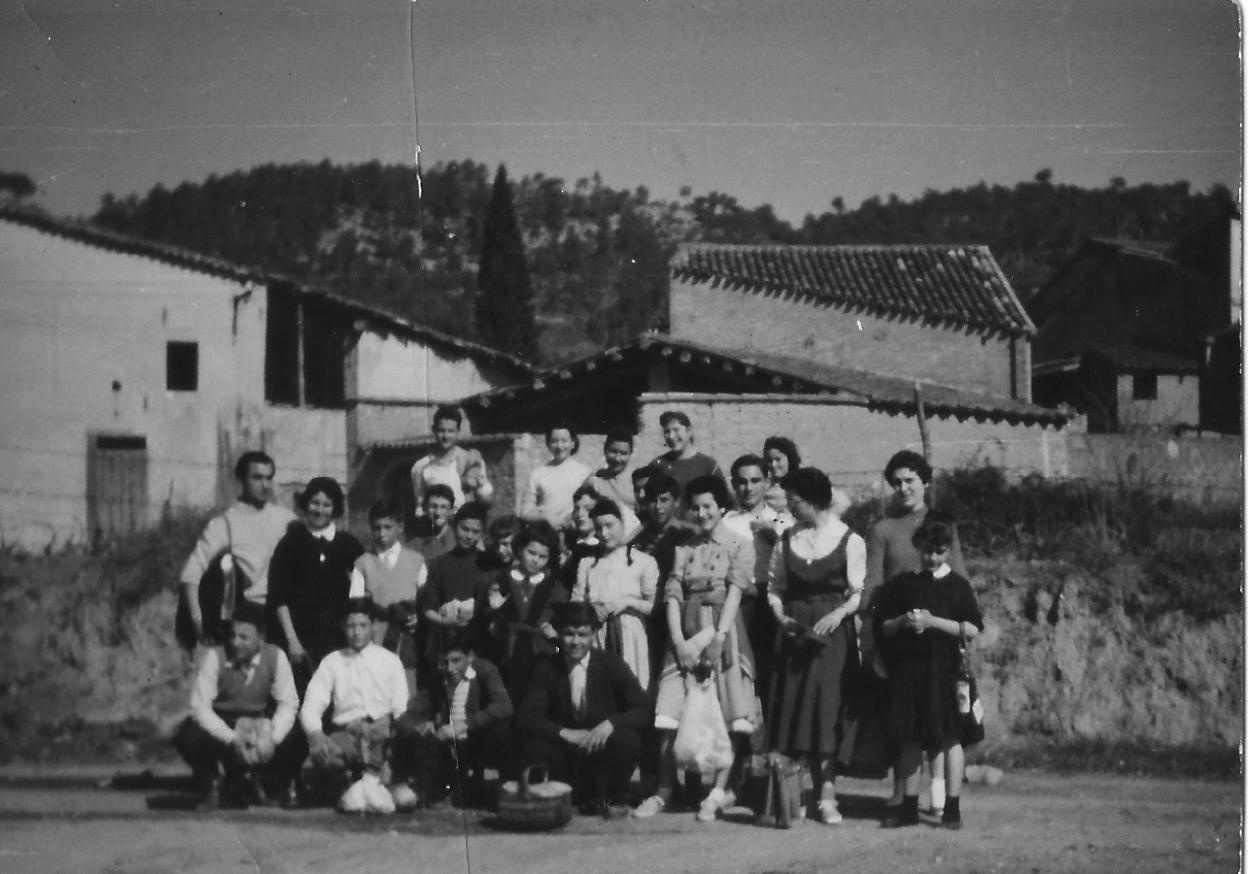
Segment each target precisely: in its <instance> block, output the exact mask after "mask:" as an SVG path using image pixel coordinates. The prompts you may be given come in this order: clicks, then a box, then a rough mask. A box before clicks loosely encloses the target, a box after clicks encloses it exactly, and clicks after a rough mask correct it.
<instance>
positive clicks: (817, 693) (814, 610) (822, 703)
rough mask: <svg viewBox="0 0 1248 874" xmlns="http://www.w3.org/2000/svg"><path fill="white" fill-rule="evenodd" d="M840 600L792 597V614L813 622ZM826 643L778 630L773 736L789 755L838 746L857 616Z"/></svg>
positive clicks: (771, 706) (771, 700)
mask: <svg viewBox="0 0 1248 874" xmlns="http://www.w3.org/2000/svg"><path fill="white" fill-rule="evenodd" d="M834 606H835V604H834V602H833V600H832V599H823V598H820V599H816V600H810V601H793V602H791V603H790V604H789V605H788V606H787V610H788V615H789V616H792V617H793V618H794V619H796V620H797V621H798V622H800V623H801V624H802V625H805V626H807V627H811V626H813V625H814V624H815V623H816V622H818V621H819V620H820V619H821V618H822V617H824V616H826V615H827V614H828V613H829V612H830V611H831V610H832V609H833V608H834ZM821 639H822V640H823V641H825V642H824V643H823V645H822V646H821V645H820V644H818V643H815V642H813V641H811V640H805V639H799V638H794V637H791V636H789V635H786V634H784V633H783V632H781V633H778V634H777V635H776V651H775V656H774V658H773V662H772V676H771V688H770V696H769V707H768V724H769V725H770V727H771V732H770V736H769V738H768V740H769V743H770V746H771V748H772V749H775V750H779V751H780V752H782V753H784V754H786V755H789V756H797V755H826V756H831V755H833V754H835V753H836V752H837V750H838V746H839V743H840V731H841V717H842V707H841V701H842V698H841V687H842V683H843V680H844V676H845V671H846V665H847V663H848V660H849V653H850V650H851V648H852V647H854V646H855V645H856V644H855V643H854V638H853V619H852V618H849V619H846V620H845V621H844V622H842V623H841V624H840V625H839V626H837V629H836V631H834V632H832V634H831V635H830V636H828V637H823V638H821Z"/></svg>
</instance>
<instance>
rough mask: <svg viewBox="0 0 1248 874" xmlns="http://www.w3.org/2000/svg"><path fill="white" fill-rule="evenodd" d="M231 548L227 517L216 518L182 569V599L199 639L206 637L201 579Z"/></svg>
mask: <svg viewBox="0 0 1248 874" xmlns="http://www.w3.org/2000/svg"><path fill="white" fill-rule="evenodd" d="M229 547H230V534H229V526H227V525H226V523H225V517H224V516H214V517H213V518H211V519H209V520H208V524H207V525H205V526H204V530H203V531H202V532H201V533H200V535H199V540H197V541H196V542H195V548H194V549H193V550H191V554H190V556H188V557H187V559H186V564H185V565H183V567H182V576H181V577H180V582H181V592H182V597H183V598H184V599H186V609H187V615H188V616H189V617H190V619H191V624H192V625H193V626H194V627H195V636H196V637H197V638H202V637H203V635H204V615H203V611H202V610H200V607H199V581H200V578H202V577H203V575H204V574H205V573H206V572H207V570H208V566H209V565H210V564H212V562H213V560H214V559H215V558H216V557H217V556H219V555H220V554H221V553H223V552H225V551H226V550H227V549H229Z"/></svg>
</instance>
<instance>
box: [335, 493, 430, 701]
mask: <svg viewBox="0 0 1248 874" xmlns="http://www.w3.org/2000/svg"><path fill="white" fill-rule="evenodd" d="M368 524H369V528H370V529H371V531H372V535H373V551H372V552H366V553H364V554H363V555H361V556H360V557H359V558H358V559H356V561H355V568H354V569H353V570H352V571H351V597H352V598H371V599H372V601H373V604H374V605H376V608H377V617H376V619H375V620H374V621H373V643H375V644H377V645H378V646H380V647H382V648H384V649H388V650H390V651H391V652H393V653H396V654H397V655H398V656H399V659H400V661H402V662H403V671H404V673H405V674H406V675H407V685H408V692H409V693H410V694H413V695H414V694H416V626H417V620H418V614H417V612H416V595H417V593H418V592H419V591H420V589H421V587H422V586H424V584H425V580H426V578H427V577H428V575H429V569H428V567H427V566H426V565H425V560H424V558H423V557H422V556H421V554H420V553H419V552H416V551H415V550H413V549H408V548H407V547H406V546H404V545H403V543H402V541H401V540H400V536H401V535H402V533H403V511H402V509H401V508H400V507H399V505H398V504H396V503H393V502H388V501H377V502H376V503H374V504H373V505H372V506H371V507H369V509H368Z"/></svg>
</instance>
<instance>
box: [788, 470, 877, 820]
mask: <svg viewBox="0 0 1248 874" xmlns="http://www.w3.org/2000/svg"><path fill="white" fill-rule="evenodd" d="M782 483H783V485H784V489H785V492H786V493H787V494H788V500H789V507H790V508H791V510H792V512H793V516H794V517H795V518H796V519H797V525H796V526H794V527H793V528H790V529H788V530H786V531H785V532H784V533H783V534H782V535H781V537H780V543H779V544H778V545H777V546H776V549H775V551H774V552H773V553H772V557H771V567H770V571H769V574H768V577H769V578H768V590H767V599H768V602H769V603H770V605H771V609H772V612H773V613H774V614H775V616H776V621H777V623H778V624H779V626H780V630H779V633H778V636H777V643H776V656H775V663H774V667H773V670H772V681H771V682H772V685H771V696H770V697H771V706H770V715H769V719H768V724H769V726H770V746H771V747H772V748H773V749H776V750H779V751H781V752H783V753H785V754H786V755H789V756H793V757H804V758H806V759H807V761H808V762H809V764H810V773H811V776H812V778H813V779H814V789H815V792H816V793H817V794H816V797H817V798H819V802H818V807H819V816H820V818H821V819H822V820H823V821H824V822H825V823H828V824H833V823H838V822H840V821H841V814H840V812H839V810H838V809H837V803H836V784H835V782H834V773H833V761H834V757H835V754H836V752H837V746H838V743H839V742H840V733H841V732H840V729H841V701H842V697H841V681H842V678H843V677H844V674H845V666H846V663H847V660H848V658H849V654H850V652H851V650H852V649H853V647H854V646H855V643H854V637H853V622H852V618H853V615H854V611H856V610H857V609H858V600H859V597H860V595H861V592H862V587H863V582H864V580H865V579H866V573H867V569H866V564H867V547H866V544H865V543H863V541H862V538H861V537H859V536H858V535H857V534H855V533H853V532H852V531H850V530H849V527H848V526H846V524H845V523H844V522H842V521H841V520H840V519H839V518H838V517H837V516H836V515H835V514H834V513H832V512H831V509H830V508H831V505H832V484H831V482H829V480H828V478H827V476H826V475H825V474H824V473H823V472H822V471H819V470H816V469H815V468H813V467H804V468H800V469H798V470H796V471H793V472H790V473H789V474H787V475H786V476H785V478H784V480H783V481H782Z"/></svg>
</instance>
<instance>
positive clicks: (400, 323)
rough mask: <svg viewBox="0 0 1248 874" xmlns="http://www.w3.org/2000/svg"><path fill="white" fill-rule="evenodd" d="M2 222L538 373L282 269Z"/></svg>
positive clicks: (112, 236) (36, 223) (7, 212)
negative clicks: (316, 303)
mask: <svg viewBox="0 0 1248 874" xmlns="http://www.w3.org/2000/svg"><path fill="white" fill-rule="evenodd" d="M0 221H7V222H12V223H13V224H18V225H24V226H26V227H29V228H34V229H35V230H38V231H42V232H43V233H46V234H51V235H53V236H57V237H63V238H65V239H68V240H73V241H75V242H78V243H83V244H85V245H88V246H95V247H96V248H99V249H106V250H108V251H110V252H120V253H123V254H126V255H135V256H138V257H141V258H150V259H152V260H153V261H160V262H162V263H165V264H171V265H173V266H174V267H181V268H183V269H185V270H192V271H195V272H197V273H204V274H207V275H209V276H218V277H221V278H223V279H228V280H231V281H233V282H244V283H245V282H254V283H256V284H258V285H266V286H267V285H278V286H281V287H284V288H286V289H289V290H291V291H293V292H294V293H296V294H299V295H301V296H303V297H306V298H310V299H319V300H323V301H325V302H327V303H329V304H331V305H332V306H336V307H340V308H342V309H346V310H349V311H351V312H353V313H355V314H357V315H360V316H366V317H368V318H370V319H373V320H375V321H377V322H379V323H380V324H382V325H383V326H385V327H386V328H387V329H389V330H393V331H396V332H398V333H400V334H404V335H407V336H411V337H414V338H416V339H422V340H428V341H430V342H432V343H435V344H440V345H442V346H445V347H450V348H454V349H457V350H459V351H460V352H462V353H463V354H465V355H471V356H476V357H481V358H486V359H489V360H490V361H492V362H494V363H496V364H500V365H502V366H505V367H508V368H511V369H513V370H516V371H518V372H519V373H521V374H524V375H527V374H530V373H532V372H533V365H531V364H529V363H528V362H527V361H524V360H522V359H520V358H517V357H515V356H514V355H509V354H507V353H506V352H503V351H502V350H500V349H494V348H491V347H489V346H483V345H481V344H480V343H473V342H472V341H470V340H463V339H461V338H459V337H454V336H452V335H450V334H445V333H443V332H441V331H438V330H435V329H433V328H429V327H426V326H424V325H419V324H416V323H415V322H412V321H409V320H408V319H405V318H403V317H402V316H399V315H396V314H394V313H392V312H390V311H388V310H384V309H381V308H380V307H376V306H372V305H371V304H366V303H361V302H360V301H357V300H354V299H353V298H348V297H344V296H342V295H340V294H335V293H333V292H331V291H327V290H325V289H321V288H317V287H315V286H309V285H305V284H304V283H302V282H299V281H298V280H295V279H291V278H290V277H288V276H282V275H280V274H278V273H272V272H268V271H262V270H257V269H254V268H250V267H243V266H241V265H238V264H234V263H231V262H229V261H225V260H222V259H220V258H213V257H211V256H209V255H201V254H200V253H198V252H192V251H190V250H189V249H182V248H179V247H177V246H170V245H168V244H166V243H159V242H155V241H152V240H146V239H143V238H141V237H132V236H128V235H126V234H119V233H117V232H115V231H110V230H107V229H105V228H101V227H98V226H96V225H92V224H88V223H87V222H80V221H72V220H69V219H63V218H56V217H53V216H49V215H47V214H45V213H43V212H39V211H36V210H31V209H14V208H11V207H0Z"/></svg>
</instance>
